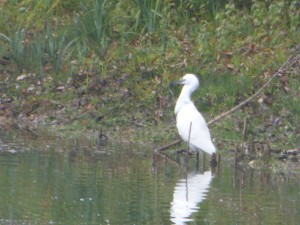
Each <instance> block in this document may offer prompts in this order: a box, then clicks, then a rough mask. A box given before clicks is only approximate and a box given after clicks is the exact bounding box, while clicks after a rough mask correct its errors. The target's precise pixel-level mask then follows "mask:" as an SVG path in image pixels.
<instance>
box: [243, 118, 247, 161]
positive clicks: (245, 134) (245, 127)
mask: <svg viewBox="0 0 300 225" xmlns="http://www.w3.org/2000/svg"><path fill="white" fill-rule="evenodd" d="M247 125H248V120H247V117H245V119H244V129H243V138H242V154H243V155H244V154H245V141H246V136H247Z"/></svg>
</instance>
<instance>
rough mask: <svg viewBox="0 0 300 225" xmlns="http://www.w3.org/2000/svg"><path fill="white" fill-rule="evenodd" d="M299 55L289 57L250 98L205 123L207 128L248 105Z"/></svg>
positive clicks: (296, 59) (293, 62) (292, 63)
mask: <svg viewBox="0 0 300 225" xmlns="http://www.w3.org/2000/svg"><path fill="white" fill-rule="evenodd" d="M299 56H300V55H298V56H297V57H294V55H293V56H291V57H290V58H289V59H288V60H287V61H286V62H285V63H284V64H283V65H282V66H281V67H280V68H279V70H277V71H276V73H274V74H273V76H272V77H271V78H270V79H269V80H268V82H267V83H265V84H264V85H263V86H262V87H261V88H260V89H259V90H258V91H257V92H256V93H255V94H254V95H252V96H251V97H250V98H248V99H246V100H245V101H243V102H241V103H240V104H238V105H237V106H235V107H233V108H232V109H231V110H229V111H227V112H225V113H222V114H221V115H219V116H217V117H216V118H214V119H213V120H211V121H209V122H208V123H207V125H208V126H210V125H212V124H214V123H215V122H217V121H219V120H221V119H222V118H224V117H225V116H228V115H229V114H231V113H233V112H235V111H236V110H238V109H240V108H241V107H243V106H244V105H246V104H248V103H249V102H251V101H252V100H253V99H254V98H256V97H257V96H258V95H259V94H260V93H261V92H262V91H263V90H264V89H266V88H267V87H268V86H269V84H270V83H271V82H272V80H273V79H274V78H275V77H277V76H279V75H281V74H282V73H283V72H284V71H285V70H286V69H287V68H288V67H291V66H292V65H294V64H295V63H296V62H297V61H298V60H299V58H300V57H299Z"/></svg>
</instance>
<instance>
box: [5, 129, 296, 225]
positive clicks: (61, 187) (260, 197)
mask: <svg viewBox="0 0 300 225" xmlns="http://www.w3.org/2000/svg"><path fill="white" fill-rule="evenodd" d="M124 146H125V145H124ZM124 146H122V145H119V146H106V147H95V145H89V144H86V143H84V142H81V141H63V140H56V139H55V138H53V139H51V138H39V137H37V136H36V135H32V134H31V135H28V133H27V134H22V132H7V131H3V130H1V129H0V224H216V225H217V224H270V225H271V224H272V225H274V224H278V225H279V224H280V225H282V224H300V174H297V173H292V172H291V173H287V174H283V173H278V174H274V173H270V172H269V171H254V170H251V169H245V168H244V169H237V168H235V167H234V166H231V162H226V161H222V162H221V165H220V168H218V169H217V170H216V171H214V172H212V171H210V169H209V167H208V166H207V165H203V163H202V164H201V165H200V169H199V170H195V168H194V166H193V165H194V161H193V158H194V157H193V158H191V159H190V160H189V163H188V166H187V167H186V166H183V165H184V163H182V162H184V159H183V158H184V157H183V156H179V158H177V157H176V155H175V154H173V155H172V154H170V157H165V156H163V155H154V154H152V149H151V148H148V149H147V148H145V147H134V146H127V147H124ZM173 156H174V157H173Z"/></svg>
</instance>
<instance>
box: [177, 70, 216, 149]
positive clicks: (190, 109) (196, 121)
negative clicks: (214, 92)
mask: <svg viewBox="0 0 300 225" xmlns="http://www.w3.org/2000/svg"><path fill="white" fill-rule="evenodd" d="M177 83H179V84H182V85H184V86H183V88H182V91H181V93H180V95H179V98H178V100H177V102H176V106H175V114H176V126H177V129H178V132H179V134H180V136H181V138H182V139H183V140H184V141H185V142H186V143H188V145H189V148H190V149H192V150H194V151H195V152H196V153H197V154H198V153H199V150H202V151H204V152H207V153H208V154H210V155H211V154H213V153H215V152H216V148H215V146H214V144H213V143H212V141H211V137H210V133H209V130H208V127H207V124H206V122H205V120H204V118H203V116H202V115H201V114H200V113H199V111H198V110H197V108H196V107H195V105H194V103H193V102H192V100H191V96H192V93H193V92H194V91H195V90H196V89H197V88H198V87H199V81H198V78H197V77H196V76H195V75H194V74H186V75H185V76H184V77H182V78H181V79H180V80H179V81H178V82H177Z"/></svg>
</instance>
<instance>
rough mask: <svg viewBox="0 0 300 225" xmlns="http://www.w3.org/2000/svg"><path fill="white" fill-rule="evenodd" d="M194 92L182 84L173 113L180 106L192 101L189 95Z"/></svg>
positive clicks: (177, 110)
mask: <svg viewBox="0 0 300 225" xmlns="http://www.w3.org/2000/svg"><path fill="white" fill-rule="evenodd" d="M193 92H194V90H193V89H191V88H190V87H189V86H187V85H184V86H183V88H182V90H181V93H180V95H179V98H178V100H177V102H176V106H175V114H177V113H178V112H179V110H180V109H181V108H182V106H184V105H186V104H189V103H191V102H192V100H191V96H192V93H193Z"/></svg>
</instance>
